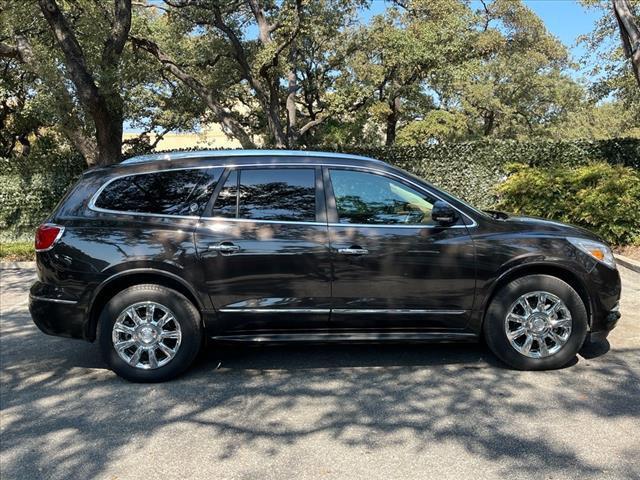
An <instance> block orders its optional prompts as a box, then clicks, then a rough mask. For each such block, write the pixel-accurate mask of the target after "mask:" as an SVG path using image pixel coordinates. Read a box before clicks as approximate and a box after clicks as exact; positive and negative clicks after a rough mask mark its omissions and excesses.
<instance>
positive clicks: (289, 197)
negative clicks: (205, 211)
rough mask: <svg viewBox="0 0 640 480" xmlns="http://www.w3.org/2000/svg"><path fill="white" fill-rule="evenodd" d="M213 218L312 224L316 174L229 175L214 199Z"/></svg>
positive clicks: (291, 170)
mask: <svg viewBox="0 0 640 480" xmlns="http://www.w3.org/2000/svg"><path fill="white" fill-rule="evenodd" d="M236 202H237V203H236ZM234 209H235V210H236V211H235V212H233V210H234ZM232 213H235V215H233V214H232ZM213 214H214V216H222V217H227V218H234V217H235V218H243V219H251V220H273V221H296V222H314V221H315V219H316V187H315V170H314V169H312V168H265V169H246V170H240V171H237V172H236V171H232V172H231V173H230V174H229V177H228V179H227V181H226V182H225V185H224V187H223V188H222V190H221V191H220V195H218V198H217V199H216V204H215V206H214V210H213Z"/></svg>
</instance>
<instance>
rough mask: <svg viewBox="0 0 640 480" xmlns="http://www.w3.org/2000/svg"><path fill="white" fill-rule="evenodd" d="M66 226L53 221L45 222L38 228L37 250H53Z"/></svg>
mask: <svg viewBox="0 0 640 480" xmlns="http://www.w3.org/2000/svg"><path fill="white" fill-rule="evenodd" d="M63 232H64V227H61V226H60V225H54V224H53V223H43V224H42V225H40V226H39V227H38V229H37V230H36V252H46V251H47V250H51V249H52V248H53V246H54V245H55V244H56V242H57V241H58V240H60V237H62V233H63Z"/></svg>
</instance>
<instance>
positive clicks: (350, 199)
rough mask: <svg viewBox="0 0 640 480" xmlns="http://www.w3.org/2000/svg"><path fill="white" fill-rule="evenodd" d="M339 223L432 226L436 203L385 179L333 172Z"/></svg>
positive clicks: (343, 171)
mask: <svg viewBox="0 0 640 480" xmlns="http://www.w3.org/2000/svg"><path fill="white" fill-rule="evenodd" d="M329 172H330V176H331V185H332V186H333V193H334V196H335V200H336V208H337V210H338V221H339V222H340V223H347V224H349V223H352V224H362V225H396V224H397V225H430V224H433V220H432V219H431V209H432V207H433V202H434V200H433V199H431V198H428V196H427V195H425V194H424V193H423V192H420V191H418V190H414V189H413V188H410V187H408V186H406V185H404V184H403V183H400V182H397V181H395V180H392V179H390V178H388V177H385V176H383V175H377V174H374V173H367V172H360V171H355V170H338V169H330V170H329Z"/></svg>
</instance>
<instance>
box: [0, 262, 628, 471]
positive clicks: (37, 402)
mask: <svg viewBox="0 0 640 480" xmlns="http://www.w3.org/2000/svg"><path fill="white" fill-rule="evenodd" d="M33 278H34V274H33V271H17V270H13V271H10V270H7V271H5V272H3V273H2V287H1V288H2V290H1V302H2V306H1V308H2V320H1V337H0V355H1V357H0V360H1V395H2V397H1V412H0V413H1V418H0V420H1V425H0V428H1V437H0V438H1V441H2V452H1V456H0V462H1V463H0V469H1V470H0V471H1V476H2V478H3V479H7V480H8V479H17V478H20V479H36V478H55V479H76V478H78V479H88V478H106V479H116V478H118V479H129V478H134V479H135V478H143V479H147V480H150V479H155V478H221V479H230V478H238V479H253V478H255V479H271V478H273V479H283V478H296V479H306V478H308V479H329V478H356V479H358V478H362V479H367V480H371V479H375V478H384V479H390V478H435V479H446V478H455V479H461V478H481V479H487V478H536V479H565V478H576V479H589V478H594V479H595V478H597V479H602V478H627V479H631V478H635V479H637V478H640V461H639V459H640V433H639V428H638V427H639V426H640V275H638V274H635V273H631V272H630V271H627V270H625V271H624V272H623V282H624V297H623V303H622V312H623V318H622V320H621V324H620V326H619V327H618V329H617V330H616V331H615V332H614V334H613V335H612V336H611V337H610V343H611V349H610V351H608V352H606V353H605V351H606V350H607V348H608V346H607V345H602V346H600V347H599V348H597V349H592V350H591V351H588V352H582V353H583V354H582V355H581V356H579V357H578V358H577V359H576V364H575V365H573V366H571V367H569V368H565V369H563V370H559V371H554V372H538V373H534V372H517V371H512V370H507V369H505V368H503V367H502V366H501V365H500V364H498V363H497V362H496V361H495V360H494V359H493V357H492V356H491V354H490V353H488V352H487V350H486V348H485V347H483V346H479V345H478V346H474V345H472V346H468V345H466V346H465V345H458V346H456V345H450V346H446V345H445V346H433V345H426V346H425V345H422V346H305V347H295V348H292V347H259V348H258V347H236V348H229V347H227V348H224V349H218V350H209V351H208V352H207V353H206V354H204V355H203V357H202V358H201V359H200V360H199V361H198V364H197V365H195V368H193V369H192V370H190V371H189V372H188V373H187V374H186V375H185V376H183V377H182V378H180V379H178V380H176V381H173V382H170V383H166V384H159V385H135V384H130V383H127V382H125V381H123V380H120V379H119V378H118V377H116V376H115V375H114V374H112V373H111V372H110V371H108V370H106V369H105V368H104V366H103V365H102V363H101V361H100V359H99V355H98V352H97V350H96V348H95V346H94V345H91V344H88V343H84V342H81V341H74V340H65V339H59V338H54V337H49V336H46V335H44V334H42V333H40V332H39V331H38V330H37V329H36V328H35V326H34V325H33V324H32V323H31V321H30V318H29V314H28V312H27V305H26V298H27V289H28V286H29V285H30V283H31V282H32V280H33Z"/></svg>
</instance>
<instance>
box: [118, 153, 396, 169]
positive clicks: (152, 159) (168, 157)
mask: <svg viewBox="0 0 640 480" xmlns="http://www.w3.org/2000/svg"><path fill="white" fill-rule="evenodd" d="M267 157H268V158H271V159H272V160H274V161H271V162H269V163H275V164H277V163H280V161H279V160H281V161H282V162H283V163H284V162H285V161H287V160H290V159H291V158H292V157H293V158H295V159H296V160H300V161H303V162H304V163H333V162H330V161H339V162H340V161H341V162H348V163H349V164H354V165H359V164H363V163H375V164H376V165H378V166H382V165H387V164H386V163H385V162H383V161H381V160H376V159H374V158H369V157H364V156H361V155H352V154H348V153H337V152H318V151H311V150H193V151H178V152H159V153H151V154H147V155H138V156H136V157H131V158H128V159H126V160H124V161H122V162H121V163H119V164H118V165H121V166H125V165H139V164H149V163H157V164H159V165H166V163H164V162H178V163H189V164H191V163H192V162H190V160H197V161H199V162H203V161H206V160H216V159H220V160H225V159H229V158H233V159H234V160H235V159H237V160H238V161H239V163H244V160H245V159H251V160H253V161H255V160H256V159H257V158H267ZM208 163H209V162H207V164H208ZM225 163H226V162H225ZM211 164H215V162H211Z"/></svg>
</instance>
